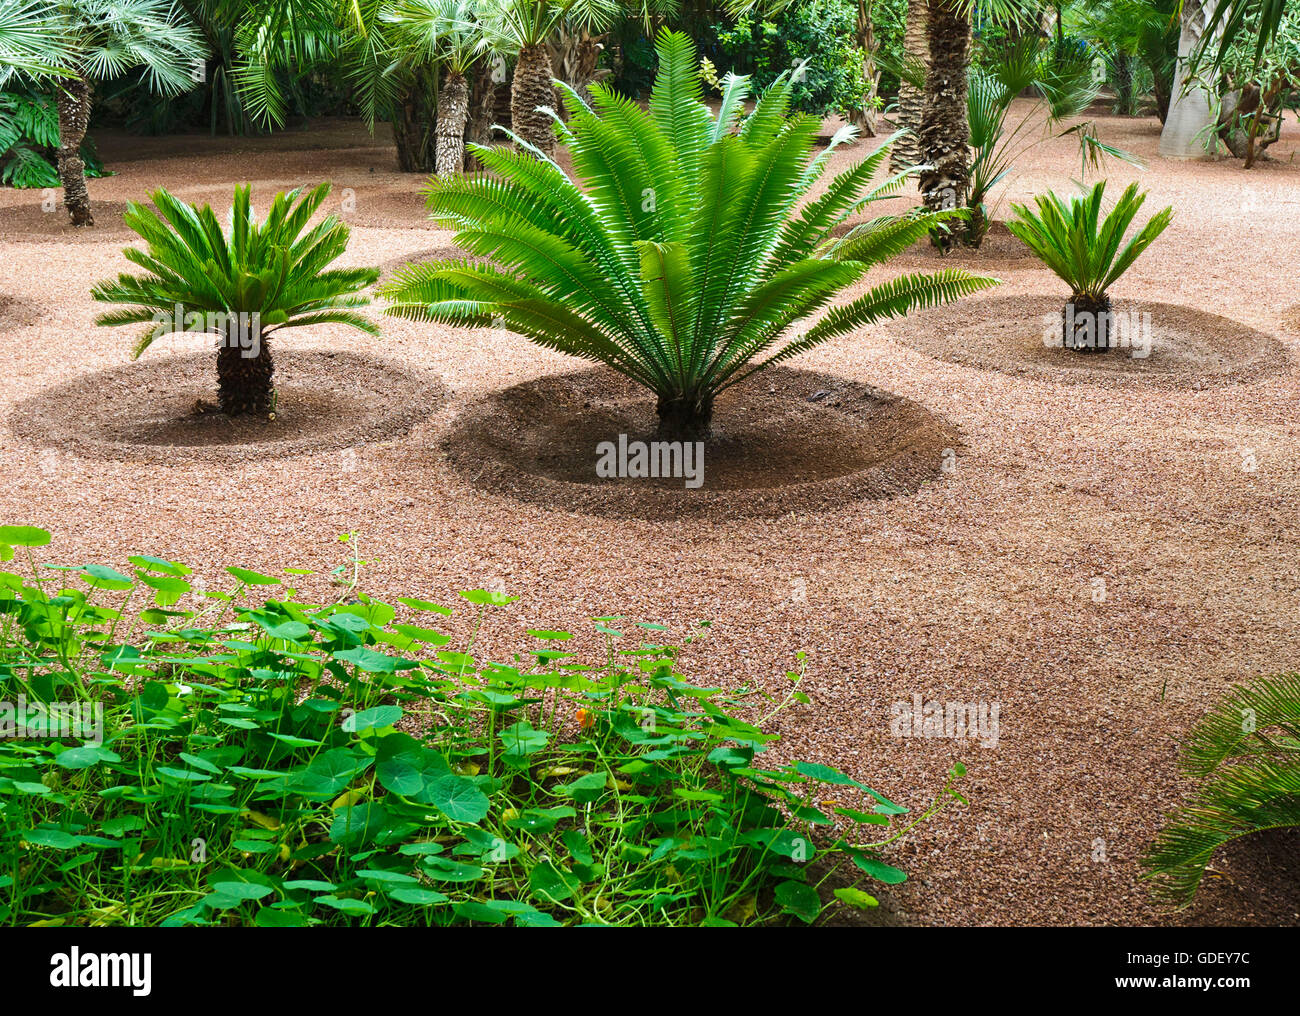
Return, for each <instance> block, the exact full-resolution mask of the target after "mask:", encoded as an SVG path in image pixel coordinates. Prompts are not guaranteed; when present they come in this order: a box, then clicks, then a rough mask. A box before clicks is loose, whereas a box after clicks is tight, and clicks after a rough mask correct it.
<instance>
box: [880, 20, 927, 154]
mask: <svg viewBox="0 0 1300 1016" xmlns="http://www.w3.org/2000/svg"><path fill="white" fill-rule="evenodd" d="M926 3H927V0H908V3H907V29H906V32H905V34H904V36H903V55H904V59H905V60H906V61H907V63H909V64H911V63H913V62H916V63H919V64H920V65H921V66H923V67H928V66H929V63H930V61H929V53H930V44H929V40H928V39H927V38H926V30H925V8H926ZM924 107H925V92H924V91H923V90H922V89H920V88H917V87H916V85H914V84H912V83H911V82H910V81H907V80H905V79H904V80H900V81H899V82H898V111H897V112H896V113H895V114H894V119H895V121H896V122H897V123H898V126H899V127H906V128H907V129H908V130H910V131H911V132H912V133H911V134H906V135H904V136H903V137H901V138H899V139H898V140H897V141H895V142H894V147H893V149H892V150H891V151H890V153H889V171H890V172H891V173H898V172H901V171H902V170H904V169H907V168H908V167H909V166H915V165H916V164H917V163H918V162H920V161H921V137H920V132H921V111H922V110H923V109H924Z"/></svg>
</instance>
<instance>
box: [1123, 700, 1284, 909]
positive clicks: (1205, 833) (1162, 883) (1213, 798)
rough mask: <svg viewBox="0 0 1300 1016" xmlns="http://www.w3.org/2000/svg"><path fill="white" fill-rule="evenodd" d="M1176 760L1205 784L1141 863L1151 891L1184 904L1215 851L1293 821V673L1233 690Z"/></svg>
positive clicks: (1190, 736)
mask: <svg viewBox="0 0 1300 1016" xmlns="http://www.w3.org/2000/svg"><path fill="white" fill-rule="evenodd" d="M1180 765H1181V768H1182V769H1183V771H1184V773H1186V774H1187V775H1188V776H1194V777H1200V778H1203V779H1204V780H1205V782H1204V783H1203V784H1202V785H1201V786H1200V787H1199V788H1198V789H1197V791H1196V793H1195V794H1194V795H1193V797H1192V799H1191V800H1190V801H1189V802H1188V803H1187V804H1186V805H1185V806H1184V807H1183V808H1181V809H1180V810H1179V811H1178V812H1177V813H1176V814H1175V815H1174V816H1173V817H1172V819H1171V820H1170V822H1169V824H1168V825H1167V826H1166V827H1165V828H1164V829H1163V830H1161V832H1160V834H1159V835H1158V836H1157V837H1156V840H1155V843H1154V844H1153V845H1152V847H1151V850H1150V851H1149V853H1148V854H1147V856H1146V858H1144V864H1145V865H1146V867H1147V869H1148V873H1147V877H1148V878H1150V879H1152V880H1153V887H1154V889H1155V890H1156V894H1157V895H1158V896H1160V897H1162V898H1164V899H1167V900H1170V901H1171V902H1175V903H1178V904H1182V905H1186V904H1188V903H1190V902H1191V900H1192V898H1193V896H1194V895H1195V893H1196V890H1197V888H1198V887H1199V886H1200V884H1201V881H1202V879H1203V878H1204V877H1205V868H1206V866H1207V865H1208V864H1209V863H1210V861H1211V860H1212V859H1213V857H1214V854H1215V853H1216V852H1217V851H1218V850H1219V849H1221V848H1222V847H1224V846H1226V845H1227V844H1228V843H1230V842H1232V841H1234V840H1237V839H1240V838H1241V837H1243V836H1249V835H1251V834H1253V833H1258V832H1263V831H1266V830H1269V829H1281V828H1287V827H1295V826H1300V674H1278V675H1276V676H1274V677H1268V678H1261V679H1259V680H1257V681H1255V682H1253V683H1251V684H1249V685H1242V686H1240V687H1237V688H1235V689H1233V691H1232V692H1231V693H1230V694H1229V695H1228V696H1227V697H1225V698H1224V699H1223V700H1222V701H1221V702H1219V703H1218V705H1216V706H1215V708H1214V709H1213V710H1212V711H1211V712H1210V713H1209V715H1207V716H1206V717H1205V718H1204V719H1203V720H1201V721H1200V722H1199V723H1198V724H1196V726H1195V727H1193V728H1192V730H1191V731H1190V732H1189V733H1188V736H1187V739H1186V742H1185V743H1184V745H1183V751H1182V755H1181V758H1180Z"/></svg>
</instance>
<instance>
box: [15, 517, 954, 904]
mask: <svg viewBox="0 0 1300 1016" xmlns="http://www.w3.org/2000/svg"><path fill="white" fill-rule="evenodd" d="M0 539H3V540H4V541H5V543H4V544H3V545H0V546H3V548H4V549H5V550H6V552H7V555H8V556H7V557H6V560H9V561H12V560H13V559H18V560H19V564H20V565H21V566H25V568H26V572H25V573H20V572H16V571H0V724H6V725H7V726H6V729H5V733H6V735H7V736H5V737H3V738H0V819H2V822H0V922H3V923H6V924H11V925H13V924H37V923H44V924H63V925H70V926H79V925H101V924H133V925H155V924H160V925H165V926H177V925H255V926H259V927H305V926H311V925H341V924H346V925H353V924H360V925H378V924H385V925H413V924H415V925H450V924H475V925H484V924H486V925H490V924H512V925H514V926H532V927H542V926H556V925H647V924H657V925H728V924H730V925H737V924H756V923H766V922H796V923H808V922H813V921H816V920H818V919H820V917H821V915H822V914H823V911H824V908H825V907H826V906H828V905H829V906H836V907H845V908H850V909H862V908H865V907H869V906H873V905H874V904H875V897H874V896H873V895H872V894H871V893H868V892H867V891H866V890H864V889H860V888H858V887H857V886H856V885H854V884H853V883H854V882H855V881H858V880H866V879H868V878H869V879H870V880H873V881H874V882H876V883H884V884H885V885H892V884H896V883H898V882H900V881H902V879H904V878H905V877H906V875H905V874H904V872H903V871H902V870H901V869H899V868H897V867H895V866H894V865H893V864H891V863H890V862H889V860H888V847H889V845H890V844H891V843H893V842H895V841H896V840H897V839H898V838H899V837H900V836H901V835H902V830H901V829H894V828H891V823H892V822H893V821H894V818H895V816H897V815H901V814H904V813H905V812H906V811H907V809H906V808H904V807H902V806H900V805H897V804H894V803H893V802H892V801H890V800H889V798H887V797H886V796H885V795H884V794H881V793H879V792H877V791H875V790H873V789H872V788H870V787H869V786H867V785H866V784H865V783H863V782H861V781H859V780H858V779H856V778H854V777H852V776H849V775H848V774H845V773H843V772H840V771H839V770H838V769H835V768H833V767H831V766H828V765H825V764H821V763H805V762H799V761H794V762H776V761H771V762H766V761H765V760H764V756H765V753H766V752H767V750H768V749H769V747H770V746H771V745H772V743H773V742H774V741H775V740H776V735H774V734H772V733H770V732H769V731H768V730H767V729H765V727H766V723H767V721H768V720H770V718H771V716H772V715H773V713H774V711H773V709H772V707H771V705H770V704H769V703H767V702H766V701H765V702H764V703H763V704H764V706H765V707H766V709H767V715H766V716H765V718H764V719H763V721H762V722H759V721H757V720H756V719H755V718H754V716H753V715H752V714H753V712H754V710H753V709H752V708H751V705H750V702H749V699H748V697H747V696H745V695H739V694H729V693H727V692H725V691H724V690H722V689H721V688H718V687H714V686H712V685H709V684H701V683H696V682H695V681H693V680H692V679H690V678H689V677H688V676H687V674H686V673H685V672H684V669H683V667H682V666H681V664H680V648H681V647H680V646H677V645H673V644H670V643H667V642H664V641H653V642H651V641H637V637H634V636H632V635H630V634H619V633H618V632H619V631H620V628H615V627H611V625H614V624H617V625H619V626H620V627H621V628H624V629H629V630H631V631H636V632H638V635H641V634H653V635H654V636H656V637H657V638H659V637H661V636H662V633H663V632H664V629H663V627H662V626H660V625H653V624H652V625H646V626H643V627H641V628H639V629H638V628H635V627H634V626H632V625H630V624H627V623H625V622H624V621H623V620H622V619H616V618H602V619H600V620H599V621H598V622H597V632H596V633H595V636H594V637H591V636H586V637H584V636H582V635H580V634H576V633H570V632H567V631H562V630H559V629H552V628H537V629H534V630H533V631H532V632H530V633H527V634H521V637H522V638H523V639H524V640H525V642H524V644H525V645H526V646H528V647H529V649H528V650H527V651H524V652H520V653H519V654H518V655H517V656H514V657H513V658H511V659H510V660H509V661H508V662H493V661H490V660H487V659H484V658H481V657H480V656H479V655H478V651H477V648H476V646H475V642H474V639H473V638H472V637H471V639H470V640H469V642H468V643H467V644H465V645H462V646H459V647H458V648H457V649H454V650H452V649H447V648H444V647H445V646H446V645H448V644H450V639H449V637H447V636H443V635H441V634H440V633H439V632H438V631H437V630H436V628H435V627H434V626H435V625H436V624H437V623H439V622H440V621H441V620H444V619H446V617H447V616H448V615H449V614H450V613H452V612H451V611H450V610H448V609H447V608H445V607H443V606H441V605H439V604H436V603H433V602H431V601H429V600H425V599H419V598H402V599H399V600H397V601H396V605H394V604H389V603H385V602H382V601H380V600H376V599H374V598H372V597H370V596H368V595H366V594H365V593H364V592H363V591H361V590H360V589H359V588H358V587H357V586H356V585H355V584H354V585H351V586H349V587H348V588H347V589H346V590H345V594H344V595H342V596H340V597H338V599H337V600H336V601H335V602H332V603H325V604H315V603H308V602H303V601H301V600H300V599H299V598H298V596H297V593H296V591H295V590H294V589H293V588H292V587H291V586H289V585H287V580H288V579H289V577H290V576H291V575H295V574H302V573H301V570H299V569H293V570H290V571H286V573H285V574H284V577H283V578H281V577H279V576H268V575H265V574H263V573H260V572H253V571H248V570H245V569H238V568H232V569H230V570H229V572H228V574H230V576H231V578H232V579H233V580H234V584H233V586H232V587H231V588H230V589H229V590H222V591H210V592H208V593H207V594H206V595H205V596H202V597H198V596H195V595H194V593H193V591H192V590H191V591H188V592H184V593H178V594H177V595H178V597H179V598H178V599H176V600H173V601H171V606H170V607H169V608H168V609H167V610H165V611H163V610H159V609H158V608H156V607H145V608H144V609H143V610H141V609H139V608H138V607H137V612H136V613H134V614H133V613H131V611H130V609H129V608H130V605H131V604H132V603H136V604H139V603H141V602H142V601H143V602H144V603H145V604H148V603H152V602H154V601H155V599H156V598H157V594H158V593H159V592H162V591H164V590H160V589H159V587H158V585H157V584H156V583H155V582H153V581H149V580H152V579H158V578H168V579H171V580H173V581H176V582H184V581H186V578H185V577H186V576H192V575H193V570H192V569H191V568H190V567H189V566H187V565H184V564H182V563H180V562H173V561H166V560H163V559H160V558H148V557H143V556H137V557H135V558H132V559H131V560H130V562H129V564H128V563H123V564H120V565H115V566H108V565H79V566H76V567H73V568H70V569H62V568H55V567H54V566H51V565H46V564H41V563H39V562H38V559H37V558H36V557H35V556H34V553H33V552H34V551H35V550H37V549H40V550H41V552H42V553H44V552H45V551H44V548H45V547H46V546H47V545H48V544H49V543H50V535H49V533H47V532H46V531H44V530H41V529H36V528H34V527H28V526H9V527H0ZM206 571H207V569H205V573H206ZM64 583H66V585H64ZM479 592H481V591H477V592H471V594H470V595H468V596H466V597H465V601H466V602H467V603H468V604H469V605H470V607H469V609H471V610H473V611H474V612H475V614H476V617H475V619H474V623H473V625H472V626H471V627H472V630H473V631H474V632H478V631H479V630H480V627H481V626H482V624H483V623H484V621H485V619H486V618H487V615H488V614H489V612H496V611H500V610H501V609H502V607H503V606H504V604H505V603H508V602H509V601H510V600H512V599H513V597H495V596H484V595H478V593H479ZM170 595H171V594H170V593H168V597H170ZM270 595H274V596H275V597H277V598H275V599H267V598H266V597H268V596H270ZM347 600H353V601H354V602H352V603H346V602H342V601H347ZM399 608H400V613H399ZM692 638H693V636H688V637H687V640H686V641H687V642H689V641H691V640H692ZM539 640H541V641H540V643H539ZM538 644H541V645H564V646H566V647H570V648H572V647H574V646H583V645H585V646H588V647H590V646H592V645H596V646H600V647H603V649H602V650H600V651H597V652H595V654H594V655H593V654H592V653H590V652H579V651H577V650H576V649H575V650H572V651H566V652H554V651H544V650H537V649H536V646H537V645H538ZM379 661H385V662H382V663H381V662H379ZM800 663H801V665H802V663H803V661H802V659H801V660H800ZM390 664H391V665H390ZM802 679H803V675H802V670H800V671H799V672H797V673H794V674H793V681H792V682H791V692H790V693H789V694H788V695H787V696H786V698H785V699H784V700H783V701H781V702H779V703H778V704H777V706H776V708H775V711H780V710H781V709H787V708H798V704H797V700H796V699H795V697H794V695H795V694H796V693H797V692H796V691H795V689H797V688H798V686H799V684H800V683H801V681H802ZM18 702H21V703H23V710H21V711H20V710H16V709H12V708H10V706H11V704H12V703H18ZM34 714H41V715H42V716H44V717H46V719H47V721H49V719H50V718H52V717H56V716H57V717H60V718H61V720H66V721H67V726H66V727H59V728H57V729H54V728H50V727H47V728H45V729H43V730H39V731H38V730H34V729H30V727H29V721H30V720H31V719H32V716H33V715H34ZM20 725H21V729H20ZM963 772H964V770H961V769H960V768H959V767H954V770H953V772H952V773H951V774H950V776H949V779H948V781H947V782H946V783H945V784H944V786H943V787H942V788H941V790H940V791H939V793H938V795H937V796H936V797H935V798H934V800H933V803H932V804H931V805H930V807H929V808H928V809H927V811H926V812H925V814H924V815H922V818H924V817H927V816H928V815H930V814H933V813H934V812H935V811H937V810H938V809H939V808H942V807H945V806H946V805H948V804H949V803H951V802H954V801H960V800H961V797H960V794H959V793H958V792H957V790H956V789H954V783H955V781H956V780H957V779H958V778H959V777H960V775H962V773H963ZM833 805H839V806H838V807H833ZM831 815H834V816H836V818H835V820H834V823H832V820H831V818H830V816H831ZM875 891H877V892H878V891H879V890H875ZM832 892H833V895H832Z"/></svg>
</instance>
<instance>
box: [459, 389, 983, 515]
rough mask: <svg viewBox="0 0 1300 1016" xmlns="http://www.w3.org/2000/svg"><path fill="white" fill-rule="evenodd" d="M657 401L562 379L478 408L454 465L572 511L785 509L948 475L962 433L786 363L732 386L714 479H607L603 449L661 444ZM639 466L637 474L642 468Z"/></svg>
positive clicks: (488, 484)
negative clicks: (600, 469)
mask: <svg viewBox="0 0 1300 1016" xmlns="http://www.w3.org/2000/svg"><path fill="white" fill-rule="evenodd" d="M654 410H655V401H654V397H653V396H652V395H651V394H650V393H649V392H648V391H646V390H645V389H643V388H640V387H639V386H637V385H634V384H633V383H631V382H630V381H628V380H626V379H625V378H623V377H622V376H621V375H618V374H616V373H614V372H613V371H609V370H606V369H596V370H589V371H579V372H575V373H568V374H560V375H552V376H549V377H545V378H541V379H538V380H535V381H529V382H526V383H524V384H520V385H516V386H514V387H512V388H507V389H504V390H500V391H496V392H493V393H491V394H490V395H487V396H485V397H483V398H481V399H479V400H477V401H476V402H474V403H471V404H470V405H469V406H468V407H466V409H465V410H464V411H462V412H461V413H460V414H459V415H458V416H457V418H456V419H455V421H453V423H452V426H451V429H450V431H449V432H448V434H447V436H446V437H445V438H444V440H443V451H444V452H445V454H446V456H447V459H448V462H449V463H450V465H451V467H452V469H453V470H454V471H455V472H456V473H457V474H458V475H459V476H460V477H461V478H462V479H463V480H465V481H466V482H467V483H470V484H471V485H473V486H475V487H477V488H479V489H482V490H486V491H489V492H491V493H494V494H500V495H504V496H506V497H510V498H513V499H516V500H520V501H525V502H528V503H533V504H539V505H542V506H544V507H548V508H552V509H555V510H559V511H576V512H580V513H583V514H588V515H598V516H615V517H620V516H625V517H631V518H643V519H652V520H654V519H664V520H674V519H680V518H682V517H684V516H697V517H698V516H703V517H710V518H715V519H725V518H729V517H752V516H767V517H773V516H779V515H784V514H786V513H788V512H792V511H797V512H799V513H800V514H806V513H808V512H815V511H820V510H828V509H830V508H834V507H838V506H840V505H843V504H846V503H849V502H852V501H859V500H870V499H878V498H887V497H895V496H898V495H904V494H911V493H915V492H916V491H917V490H919V489H920V488H921V487H922V486H923V485H924V484H926V483H928V482H930V481H932V480H935V479H937V478H938V477H940V475H941V473H942V469H943V465H944V462H945V458H946V457H948V458H950V457H951V456H952V455H953V454H955V450H956V449H957V448H959V447H960V438H959V436H958V433H957V430H956V428H955V427H954V426H953V425H951V424H950V423H948V422H947V421H946V420H944V419H942V418H941V417H938V416H936V415H935V414H933V413H931V412H930V411H929V410H927V409H926V408H925V407H924V406H921V405H920V404H918V403H916V402H912V401H910V400H908V399H904V398H900V397H898V396H896V395H892V394H890V393H888V392H884V391H881V390H880V389H877V388H873V387H871V386H870V385H866V384H861V383H858V382H854V381H849V380H846V379H844V378H841V377H835V376H833V375H828V374H821V373H815V372H812V371H805V370H790V369H785V368H773V369H770V370H767V371H763V372H762V373H760V374H757V375H755V376H753V377H751V378H750V379H748V380H747V381H744V382H742V383H741V384H739V385H737V386H736V387H735V388H732V389H729V390H728V391H726V392H724V393H723V394H722V395H721V396H720V397H719V398H718V401H717V403H716V405H715V407H714V417H713V434H712V437H711V438H710V440H709V441H707V442H706V443H705V446H704V453H703V465H704V469H703V482H702V483H701V484H700V485H698V486H696V487H693V488H692V487H688V486H687V477H685V476H678V477H659V478H652V477H641V478H638V477H633V476H627V477H622V478H602V477H600V476H598V475H597V459H598V458H599V457H600V453H599V452H598V450H597V446H598V445H601V444H602V443H603V442H610V443H611V444H614V445H615V447H617V446H618V442H619V439H620V435H623V436H625V437H626V441H627V446H628V447H629V448H632V443H633V442H644V443H647V444H648V443H649V442H653V441H655V440H657V438H656V437H655V435H654V429H655V423H656V417H655V411H654ZM629 471H630V470H629Z"/></svg>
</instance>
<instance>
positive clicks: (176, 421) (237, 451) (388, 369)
mask: <svg viewBox="0 0 1300 1016" xmlns="http://www.w3.org/2000/svg"><path fill="white" fill-rule="evenodd" d="M275 377H276V391H277V405H276V419H275V420H274V421H270V420H257V419H254V418H251V417H236V418H233V419H232V418H229V417H226V416H223V415H222V414H220V413H217V412H214V411H211V409H210V407H209V409H208V411H200V407H199V404H200V402H203V403H208V404H211V403H214V402H215V401H216V380H217V378H216V358H215V354H208V353H191V354H188V355H183V356H171V357H166V358H163V359H156V360H148V359H146V360H143V361H141V362H140V363H132V364H127V365H125V366H122V367H115V368H112V369H110V370H104V371H96V372H94V373H91V374H83V375H81V376H79V377H76V378H74V379H73V380H72V381H69V382H67V383H66V384H63V385H59V386H57V387H55V388H52V389H48V390H47V391H44V392H42V393H41V394H40V395H38V396H35V397H33V398H30V399H28V400H26V401H24V402H22V403H19V404H18V406H17V407H16V408H15V409H14V411H13V413H12V414H11V416H10V418H9V425H10V428H11V429H12V430H13V432H14V435H15V436H16V437H18V438H20V439H22V440H25V441H29V442H31V443H32V444H35V445H37V446H39V447H42V448H57V449H59V450H61V451H66V452H70V453H72V454H74V455H77V456H80V457H82V458H97V459H124V460H132V461H147V462H164V463H168V464H182V463H187V462H214V461H216V462H235V461H242V460H249V459H255V460H259V461H264V460H266V459H273V458H285V457H289V456H293V455H305V454H312V453H317V452H321V451H330V450H334V449H339V448H352V447H357V446H359V445H363V444H367V443H371V442H375V441H383V440H386V439H388V438H392V437H395V436H397V435H399V434H402V433H404V432H406V431H407V430H409V429H410V428H411V427H412V426H414V425H415V424H416V423H419V422H420V421H421V420H423V419H425V418H426V417H428V416H429V415H430V414H432V413H433V412H435V411H436V410H437V409H438V408H439V406H440V405H442V404H443V402H444V401H445V400H446V398H447V388H446V386H445V385H444V384H443V383H442V381H441V379H440V378H439V377H438V376H437V375H435V374H433V373H431V372H426V371H417V370H411V369H409V368H406V367H399V366H397V365H395V364H392V363H388V362H386V361H383V360H378V359H374V358H372V357H368V356H360V355H358V354H355V353H346V352H332V351H327V350H313V349H307V350H290V349H286V350H276V352H275Z"/></svg>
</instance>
